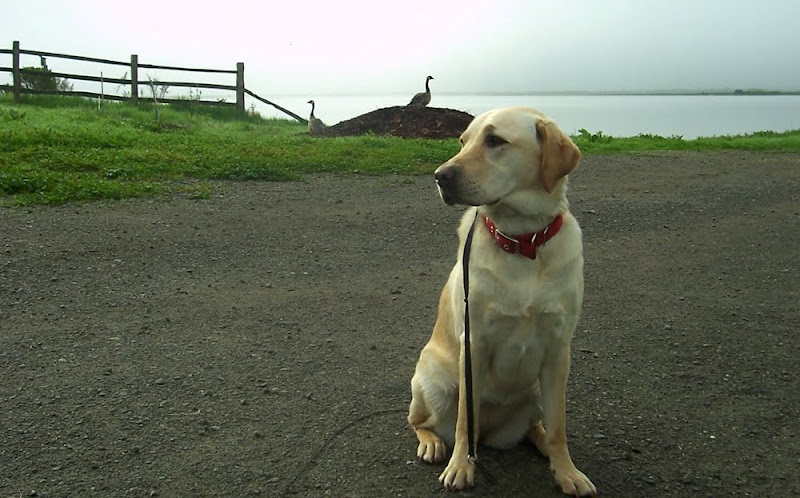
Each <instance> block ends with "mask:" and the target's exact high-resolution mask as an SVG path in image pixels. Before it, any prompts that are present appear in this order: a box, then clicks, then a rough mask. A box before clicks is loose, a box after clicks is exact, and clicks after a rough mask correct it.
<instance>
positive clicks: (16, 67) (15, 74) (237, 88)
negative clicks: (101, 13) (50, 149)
mask: <svg viewBox="0 0 800 498" xmlns="http://www.w3.org/2000/svg"><path fill="white" fill-rule="evenodd" d="M0 54H11V60H12V62H11V67H6V66H0V72H8V73H12V78H13V83H12V85H11V88H12V92H13V94H14V102H16V103H19V102H20V94H22V93H31V94H59V95H76V96H81V97H91V98H103V99H108V100H131V101H132V102H134V103H137V102H138V101H139V99H140V97H139V86H140V85H142V84H146V85H149V84H150V83H151V82H150V81H144V82H142V81H141V80H140V79H139V69H166V70H172V71H185V72H192V73H207V74H232V75H236V83H235V84H234V85H221V84H215V83H197V82H185V81H157V82H153V83H154V84H157V85H158V86H165V87H183V88H207V89H214V90H229V91H234V92H236V102H224V101H208V100H199V99H196V100H193V102H197V103H200V104H209V105H220V106H236V109H237V110H238V111H239V112H241V113H244V111H245V100H244V99H245V94H247V95H250V96H251V97H253V98H255V99H257V100H259V101H261V102H264V103H265V104H268V105H271V106H273V107H275V108H276V109H278V110H279V111H281V112H283V113H285V114H287V115H289V116H291V117H292V118H294V119H296V120H298V121H300V122H303V123H306V122H307V121H306V120H305V119H304V118H302V117H300V116H298V115H297V114H295V113H293V112H291V111H289V110H288V109H284V108H283V107H281V106H279V105H277V104H275V103H274V102H270V101H269V100H267V99H265V98H263V97H260V96H258V95H256V94H255V93H254V92H251V91H250V90H247V89H246V88H245V86H244V63H243V62H237V63H236V69H199V68H190V67H177V66H159V65H155V64H140V63H139V56H138V55H131V60H130V62H122V61H113V60H108V59H97V58H94V57H84V56H81V55H69V54H58V53H54V52H44V51H41V50H22V49H20V47H19V42H18V41H15V42H14V43H13V47H12V49H11V50H8V49H0ZM20 54H25V55H34V56H36V55H38V56H39V57H53V58H61V59H71V60H76V61H82V62H94V63H99V64H109V65H115V66H124V67H127V68H129V74H130V78H106V77H102V76H89V75H82V74H68V73H56V72H50V73H48V75H49V76H52V77H57V78H64V79H69V80H79V81H94V82H99V83H112V84H117V85H130V95H129V96H120V95H113V94H112V95H108V94H100V93H96V92H86V91H71V90H70V91H58V90H36V89H30V88H23V86H22V77H21V75H23V74H34V75H38V74H42V73H41V72H39V71H33V70H30V69H24V68H22V67H21V66H20V62H19V59H20ZM158 102H160V103H175V102H186V99H171V98H159V99H158Z"/></svg>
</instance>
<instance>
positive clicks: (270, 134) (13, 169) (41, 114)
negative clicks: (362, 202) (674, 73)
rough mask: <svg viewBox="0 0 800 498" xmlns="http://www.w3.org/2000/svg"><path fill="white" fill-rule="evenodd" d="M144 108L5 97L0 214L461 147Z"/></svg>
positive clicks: (400, 168)
mask: <svg viewBox="0 0 800 498" xmlns="http://www.w3.org/2000/svg"><path fill="white" fill-rule="evenodd" d="M156 114H157V113H156V110H155V107H154V105H153V104H152V103H149V102H143V103H140V104H139V105H138V106H135V105H132V104H128V103H119V102H103V103H102V105H101V106H98V105H97V101H96V100H92V99H83V98H68V97H60V96H27V95H26V96H24V101H23V104H21V105H14V104H13V102H12V100H11V96H10V95H0V205H26V204H34V203H36V204H52V203H61V202H75V201H88V200H102V199H120V198H125V197H137V196H151V195H159V194H162V193H170V192H176V193H183V194H187V195H189V196H190V197H193V198H198V199H203V198H208V197H209V196H210V195H211V183H209V182H210V181H212V180H216V179H229V180H241V181H244V180H261V181H285V180H295V179H299V178H300V177H301V176H302V175H303V174H307V173H315V172H331V173H337V174H370V175H381V174H398V175H416V174H430V173H431V172H432V171H433V170H434V169H435V168H436V166H438V165H439V164H441V163H442V162H444V161H445V160H447V158H449V157H451V156H452V155H453V154H455V153H456V152H457V151H458V149H459V143H458V140H457V139H450V140H422V139H419V140H411V139H401V138H395V137H380V136H375V135H365V136H361V137H341V138H318V137H312V136H309V135H308V134H306V133H305V131H306V128H305V126H303V125H302V124H300V123H297V122H295V121H289V120H283V119H264V118H262V117H261V116H259V115H257V114H253V113H249V114H247V115H246V116H242V115H240V114H238V113H236V112H235V110H233V109H231V108H229V107H227V108H221V107H211V106H205V105H193V104H192V103H191V102H187V104H186V105H177V106H175V105H170V106H159V107H158V116H157V115H156ZM574 140H575V142H576V143H577V144H578V145H579V146H580V147H581V150H582V151H583V152H584V153H585V154H592V153H600V154H606V153H629V152H643V151H650V150H722V149H739V150H775V151H793V152H798V151H800V131H795V132H788V133H768V132H767V133H755V134H752V135H747V136H740V137H716V138H701V139H697V140H683V139H682V138H681V137H668V138H664V137H658V136H653V135H640V136H638V137H631V138H614V137H611V136H608V135H605V134H603V133H602V132H596V133H591V132H589V131H587V130H581V133H580V135H579V136H576V137H574Z"/></svg>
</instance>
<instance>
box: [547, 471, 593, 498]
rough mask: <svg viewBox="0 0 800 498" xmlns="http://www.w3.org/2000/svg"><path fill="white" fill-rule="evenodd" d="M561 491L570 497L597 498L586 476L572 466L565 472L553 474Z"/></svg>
mask: <svg viewBox="0 0 800 498" xmlns="http://www.w3.org/2000/svg"><path fill="white" fill-rule="evenodd" d="M553 475H554V477H555V479H556V482H557V483H558V485H559V486H560V487H561V491H563V492H564V494H566V495H570V496H597V489H596V488H595V487H594V484H592V481H590V480H589V478H588V477H586V475H585V474H584V473H583V472H581V471H580V470H578V469H576V468H575V467H574V466H573V467H572V468H571V469H570V470H568V471H566V472H559V471H554V473H553Z"/></svg>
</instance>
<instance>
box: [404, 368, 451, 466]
mask: <svg viewBox="0 0 800 498" xmlns="http://www.w3.org/2000/svg"><path fill="white" fill-rule="evenodd" d="M435 423H436V420H435V418H434V416H433V415H432V414H431V411H430V409H429V408H428V406H427V404H426V403H425V393H424V391H423V389H422V386H421V384H420V382H419V380H418V379H417V377H416V376H415V377H414V379H412V381H411V406H410V407H409V410H408V424H409V425H410V426H411V428H412V429H414V432H415V433H416V435H417V439H418V440H419V446H418V447H417V457H418V458H419V459H420V460H423V461H425V462H428V463H438V462H441V461H443V460H444V459H445V458H446V457H447V445H446V444H445V442H444V441H443V440H442V438H440V437H439V436H437V435H436V433H435V432H433V430H432V429H431V428H432V427H433V426H434V424H435Z"/></svg>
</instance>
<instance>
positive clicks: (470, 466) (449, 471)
mask: <svg viewBox="0 0 800 498" xmlns="http://www.w3.org/2000/svg"><path fill="white" fill-rule="evenodd" d="M439 482H441V483H442V484H443V485H444V489H446V490H448V491H458V490H459V489H465V488H469V487H472V486H473V485H474V484H475V464H474V463H472V462H470V461H469V460H467V458H466V457H461V458H456V457H454V458H451V459H450V463H448V464H447V468H445V469H444V472H442V475H440V476H439Z"/></svg>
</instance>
